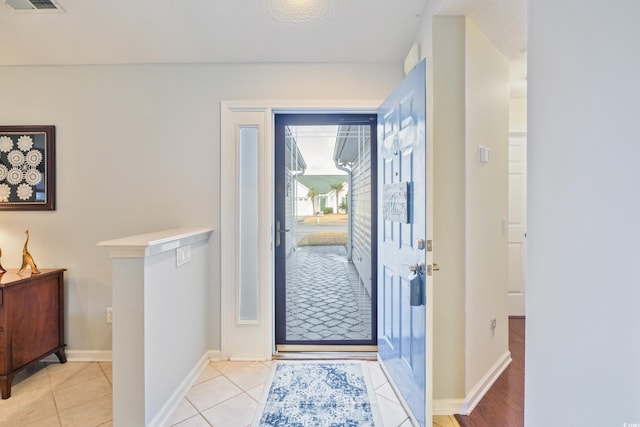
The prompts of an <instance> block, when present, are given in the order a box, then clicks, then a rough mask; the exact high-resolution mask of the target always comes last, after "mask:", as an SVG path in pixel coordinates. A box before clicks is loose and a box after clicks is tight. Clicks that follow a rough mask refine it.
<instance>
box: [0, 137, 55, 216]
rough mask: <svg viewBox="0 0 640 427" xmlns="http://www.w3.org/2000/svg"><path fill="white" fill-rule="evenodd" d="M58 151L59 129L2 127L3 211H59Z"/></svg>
mask: <svg viewBox="0 0 640 427" xmlns="http://www.w3.org/2000/svg"><path fill="white" fill-rule="evenodd" d="M55 148H56V128H55V126H52V125H46V126H0V211H2V210H5V211H31V210H51V211H52V210H55V196H56V194H55V189H56V173H55V172H56V171H55V167H56V156H55Z"/></svg>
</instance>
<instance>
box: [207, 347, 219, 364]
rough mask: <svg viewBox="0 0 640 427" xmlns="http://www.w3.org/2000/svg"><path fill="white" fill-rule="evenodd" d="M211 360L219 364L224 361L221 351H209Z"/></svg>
mask: <svg viewBox="0 0 640 427" xmlns="http://www.w3.org/2000/svg"><path fill="white" fill-rule="evenodd" d="M209 360H211V361H213V362H219V361H220V360H222V352H221V351H220V350H209Z"/></svg>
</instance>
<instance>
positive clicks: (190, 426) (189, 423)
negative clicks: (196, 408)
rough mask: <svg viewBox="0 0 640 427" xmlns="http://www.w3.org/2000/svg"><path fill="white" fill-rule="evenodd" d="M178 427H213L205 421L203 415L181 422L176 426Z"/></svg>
mask: <svg viewBox="0 0 640 427" xmlns="http://www.w3.org/2000/svg"><path fill="white" fill-rule="evenodd" d="M176 426H177V427H211V424H209V423H208V422H207V420H205V419H204V418H203V417H202V415H196V416H195V417H191V418H189V419H188V420H185V421H183V422H181V423H180V424H176Z"/></svg>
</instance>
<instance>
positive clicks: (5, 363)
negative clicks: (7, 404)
mask: <svg viewBox="0 0 640 427" xmlns="http://www.w3.org/2000/svg"><path fill="white" fill-rule="evenodd" d="M40 271H41V273H40V274H31V270H29V269H27V270H25V271H23V272H22V273H20V274H18V270H17V269H13V270H9V271H7V272H6V273H0V393H1V395H2V399H8V398H9V397H11V383H12V382H13V378H14V376H15V375H16V373H17V372H19V371H21V370H22V369H25V368H27V367H28V366H29V365H31V364H33V363H35V362H37V361H38V360H40V359H43V358H45V357H46V356H49V355H50V354H53V353H55V355H56V356H58V359H59V360H60V363H65V362H66V361H67V358H66V356H65V354H64V347H65V344H64V280H63V273H64V271H65V270H64V269H42V270H40Z"/></svg>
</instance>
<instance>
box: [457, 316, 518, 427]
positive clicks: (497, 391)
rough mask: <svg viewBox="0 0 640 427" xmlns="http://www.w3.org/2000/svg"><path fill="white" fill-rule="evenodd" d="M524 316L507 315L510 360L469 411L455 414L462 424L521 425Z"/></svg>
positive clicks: (465, 426)
mask: <svg viewBox="0 0 640 427" xmlns="http://www.w3.org/2000/svg"><path fill="white" fill-rule="evenodd" d="M524 335H525V319H522V318H511V319H509V350H510V351H511V358H512V359H513V361H512V362H511V364H510V365H509V366H508V367H507V369H505V371H504V372H503V373H502V375H500V377H498V379H497V380H496V382H495V384H493V386H492V387H491V389H490V390H489V391H488V392H487V394H486V395H485V396H484V397H483V398H482V400H481V401H480V403H479V404H478V406H476V407H475V409H474V410H473V412H471V415H469V416H462V415H456V420H457V421H458V423H460V426H461V427H522V426H524Z"/></svg>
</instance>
